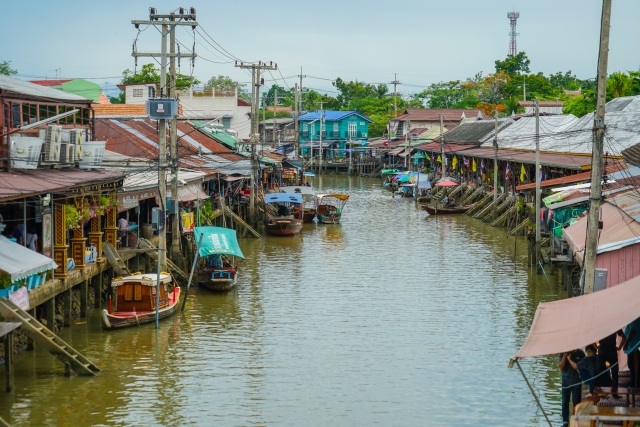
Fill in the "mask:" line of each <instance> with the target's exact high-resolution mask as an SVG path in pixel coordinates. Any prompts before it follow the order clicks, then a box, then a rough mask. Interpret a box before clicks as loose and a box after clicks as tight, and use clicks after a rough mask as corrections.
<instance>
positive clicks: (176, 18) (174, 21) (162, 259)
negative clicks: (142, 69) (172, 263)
mask: <svg viewBox="0 0 640 427" xmlns="http://www.w3.org/2000/svg"><path fill="white" fill-rule="evenodd" d="M178 10H179V13H177V14H176V13H170V14H166V15H162V14H158V13H157V11H156V9H155V8H150V9H149V20H148V21H147V20H132V21H131V23H132V24H133V25H135V27H136V28H139V27H140V25H154V26H161V34H162V42H161V50H160V52H159V53H158V52H138V51H137V50H136V46H135V45H134V48H133V51H132V52H131V56H133V57H134V58H136V61H137V59H138V57H151V58H155V57H160V91H159V92H160V97H161V98H163V97H168V98H169V97H175V62H174V60H175V58H176V57H181V58H182V57H184V58H191V59H192V60H193V59H194V58H195V57H196V54H195V52H185V53H177V54H176V53H175V28H176V26H178V25H185V26H190V27H191V28H192V29H195V27H197V26H198V23H197V22H196V10H195V9H194V8H190V9H189V13H186V11H185V9H184V8H179V9H178ZM169 33H170V38H171V47H170V53H169V54H167V35H168V34H169ZM167 57H169V58H170V59H171V70H170V74H171V77H170V80H171V81H170V89H169V90H167ZM176 114H177V112H176ZM171 122H172V126H171V137H172V138H174V139H172V140H171V142H172V143H171V146H170V155H171V167H172V169H173V168H174V167H176V168H177V165H178V159H177V150H175V151H174V148H175V147H174V145H175V146H176V147H177V145H176V144H177V143H176V142H174V141H176V140H177V138H176V137H174V132H176V130H175V129H176V126H175V119H172V120H171ZM158 127H159V137H158V139H159V141H158V155H159V158H158V190H159V191H158V192H159V195H160V202H161V203H160V205H161V206H160V209H161V211H162V218H166V201H167V188H166V187H167V178H166V167H167V123H166V120H164V119H163V120H159V121H158ZM176 136H177V134H176ZM175 185H176V186H177V180H176V184H175ZM172 196H173V198H174V199H175V200H176V202H177V200H178V192H177V190H176V189H173V191H172ZM172 225H174V224H173V223H172ZM175 230H176V229H175V228H174V233H173V234H172V236H175V235H176V234H178V236H177V237H178V252H179V250H180V249H179V238H180V236H179V228H178V229H177V230H178V231H177V232H176V231H175ZM166 248H167V242H166V227H165V225H164V224H162V226H160V225H158V268H159V270H163V269H165V268H164V266H165V264H166V254H167V251H166ZM156 294H157V295H158V292H156ZM156 327H157V322H156Z"/></svg>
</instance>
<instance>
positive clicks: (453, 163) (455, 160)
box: [451, 156, 458, 169]
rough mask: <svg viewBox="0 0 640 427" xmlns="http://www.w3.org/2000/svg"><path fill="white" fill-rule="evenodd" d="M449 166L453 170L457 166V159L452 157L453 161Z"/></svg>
mask: <svg viewBox="0 0 640 427" xmlns="http://www.w3.org/2000/svg"><path fill="white" fill-rule="evenodd" d="M451 166H452V167H453V168H454V169H455V168H456V166H458V157H457V156H453V160H452V161H451Z"/></svg>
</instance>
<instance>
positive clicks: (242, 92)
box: [205, 75, 251, 102]
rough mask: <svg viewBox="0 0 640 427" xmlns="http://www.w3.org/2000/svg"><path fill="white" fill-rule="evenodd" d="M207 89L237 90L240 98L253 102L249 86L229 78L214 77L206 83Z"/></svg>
mask: <svg viewBox="0 0 640 427" xmlns="http://www.w3.org/2000/svg"><path fill="white" fill-rule="evenodd" d="M205 87H212V88H215V89H218V90H235V89H236V88H237V89H238V98H241V99H244V100H245V101H247V102H251V94H250V93H249V92H248V91H247V85H246V84H243V83H240V82H237V81H235V80H233V79H232V78H231V77H229V76H223V75H218V76H213V77H211V78H210V79H209V80H208V81H207V83H205Z"/></svg>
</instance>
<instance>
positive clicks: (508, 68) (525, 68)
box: [495, 52, 531, 76]
mask: <svg viewBox="0 0 640 427" xmlns="http://www.w3.org/2000/svg"><path fill="white" fill-rule="evenodd" d="M495 64H496V73H499V72H501V71H502V72H504V73H505V74H507V75H508V76H515V75H516V74H520V73H530V72H531V70H529V64H531V61H529V58H527V54H526V53H525V52H518V53H517V54H516V55H515V56H514V55H508V56H507V57H506V58H505V60H504V61H500V60H497V61H496V62H495Z"/></svg>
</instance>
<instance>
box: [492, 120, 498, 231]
mask: <svg viewBox="0 0 640 427" xmlns="http://www.w3.org/2000/svg"><path fill="white" fill-rule="evenodd" d="M495 117H496V121H495V127H494V130H493V219H494V221H495V219H496V210H497V208H498V108H497V107H496V111H495Z"/></svg>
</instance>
